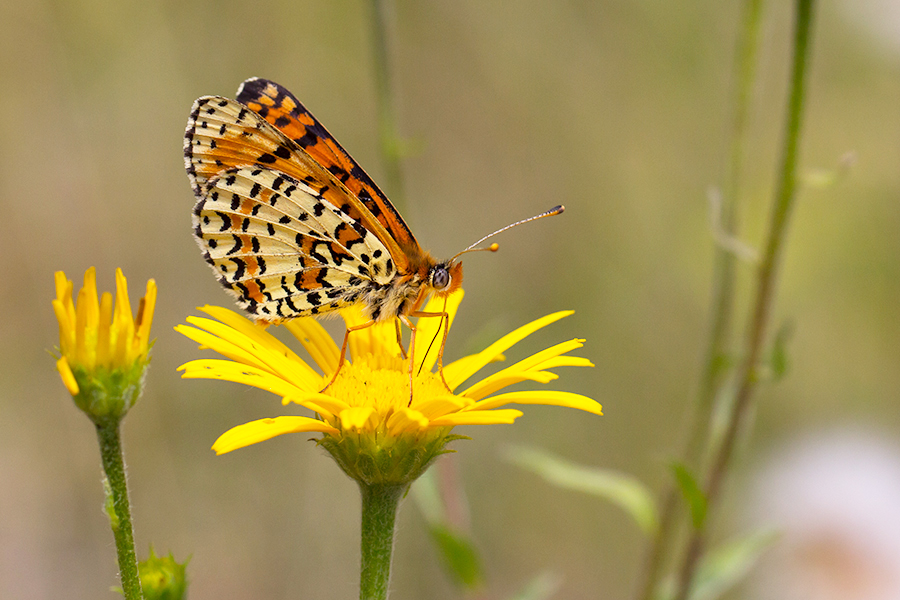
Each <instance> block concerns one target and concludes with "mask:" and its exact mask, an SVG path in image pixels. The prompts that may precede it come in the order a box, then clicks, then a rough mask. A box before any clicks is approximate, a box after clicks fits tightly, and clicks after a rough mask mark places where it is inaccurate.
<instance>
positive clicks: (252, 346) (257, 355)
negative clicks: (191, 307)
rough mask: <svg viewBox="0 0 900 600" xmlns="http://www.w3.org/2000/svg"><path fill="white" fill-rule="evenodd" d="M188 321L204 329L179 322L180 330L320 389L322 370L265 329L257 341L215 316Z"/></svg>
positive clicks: (222, 351)
mask: <svg viewBox="0 0 900 600" xmlns="http://www.w3.org/2000/svg"><path fill="white" fill-rule="evenodd" d="M187 321H188V323H190V324H191V325H194V326H195V327H198V328H200V330H197V329H192V328H190V327H186V326H184V325H176V326H175V329H176V331H178V332H180V333H181V334H183V335H185V336H187V337H189V338H191V339H192V340H194V341H195V342H198V343H200V344H202V345H204V346H206V347H208V348H210V349H211V350H215V351H216V352H218V353H219V354H222V355H224V356H227V357H228V358H231V359H232V360H235V361H237V362H242V363H246V364H250V365H253V366H256V367H258V368H260V369H265V370H267V371H269V372H271V373H274V374H277V375H279V376H281V377H283V378H285V379H287V380H289V381H291V382H292V383H294V384H296V385H299V386H301V387H303V386H305V387H307V388H308V389H309V390H316V391H318V389H319V388H320V387H321V385H322V383H321V381H322V377H321V376H320V375H319V374H318V373H316V372H315V371H313V369H312V368H311V367H310V366H309V365H307V364H306V363H305V362H303V360H302V359H300V358H299V357H298V356H297V355H296V354H293V353H290V355H285V354H283V353H282V352H281V346H283V345H281V346H280V345H279V344H281V343H280V342H278V341H277V340H275V339H274V338H273V337H272V336H271V335H270V334H268V333H266V332H265V331H258V332H255V333H254V336H253V337H256V338H257V339H258V340H259V341H255V340H254V339H253V337H250V336H248V335H246V334H244V333H243V332H241V331H238V330H237V329H234V328H232V327H229V326H228V325H226V324H224V323H220V322H218V321H213V320H212V319H205V318H202V317H188V318H187ZM270 342H271V345H270ZM276 342H277V343H276Z"/></svg>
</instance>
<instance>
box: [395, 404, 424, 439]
mask: <svg viewBox="0 0 900 600" xmlns="http://www.w3.org/2000/svg"><path fill="white" fill-rule="evenodd" d="M426 427H428V419H427V418H425V415H423V414H422V413H421V412H419V411H417V410H414V409H412V408H406V407H403V408H401V409H400V410H398V411H396V412H394V414H392V415H391V416H390V417H388V420H387V428H388V434H389V435H392V436H399V435H401V434H403V433H406V432H407V431H413V432H414V431H418V430H420V429H425V428H426Z"/></svg>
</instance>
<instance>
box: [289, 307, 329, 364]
mask: <svg viewBox="0 0 900 600" xmlns="http://www.w3.org/2000/svg"><path fill="white" fill-rule="evenodd" d="M283 325H284V328H285V329H287V330H288V331H290V332H291V334H292V335H293V336H294V337H295V338H297V341H299V342H300V343H301V344H303V347H304V348H305V349H306V352H307V353H308V354H309V356H310V358H312V359H313V361H314V362H315V363H316V364H317V365H318V366H319V368H320V369H321V370H322V372H323V373H334V372H335V371H337V368H338V359H339V358H340V354H341V351H340V348H338V346H337V344H335V343H334V340H333V339H331V336H330V335H328V332H327V331H325V328H324V327H322V325H321V324H320V323H319V322H318V321H316V320H315V319H313V318H311V317H310V318H303V319H293V320H291V321H287V322H285V323H284V324H283Z"/></svg>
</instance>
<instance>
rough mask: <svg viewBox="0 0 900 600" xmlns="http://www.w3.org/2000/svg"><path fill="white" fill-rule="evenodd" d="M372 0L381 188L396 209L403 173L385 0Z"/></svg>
mask: <svg viewBox="0 0 900 600" xmlns="http://www.w3.org/2000/svg"><path fill="white" fill-rule="evenodd" d="M371 2H372V42H373V56H374V59H375V95H376V101H377V102H378V134H379V139H380V142H381V155H382V158H383V160H384V169H385V179H386V185H385V188H386V190H387V192H388V193H389V194H390V196H391V201H392V203H393V204H394V206H396V207H397V209H398V210H400V211H401V212H402V208H403V198H404V196H403V173H402V170H401V168H400V148H399V139H400V135H399V134H398V132H397V115H396V112H395V110H394V96H393V91H392V89H393V88H392V82H393V79H392V76H391V68H390V60H389V59H388V47H387V38H388V33H387V28H388V23H389V17H390V15H389V13H390V6H389V0H371Z"/></svg>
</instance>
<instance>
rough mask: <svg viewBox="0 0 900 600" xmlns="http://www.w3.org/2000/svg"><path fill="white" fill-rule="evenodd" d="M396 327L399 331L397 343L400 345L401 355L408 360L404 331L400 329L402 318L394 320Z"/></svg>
mask: <svg viewBox="0 0 900 600" xmlns="http://www.w3.org/2000/svg"><path fill="white" fill-rule="evenodd" d="M394 329H395V330H396V331H397V345H398V346H400V356H402V357H403V360H406V348H404V347H403V332H402V331H401V330H400V320H399V319H395V320H394Z"/></svg>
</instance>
